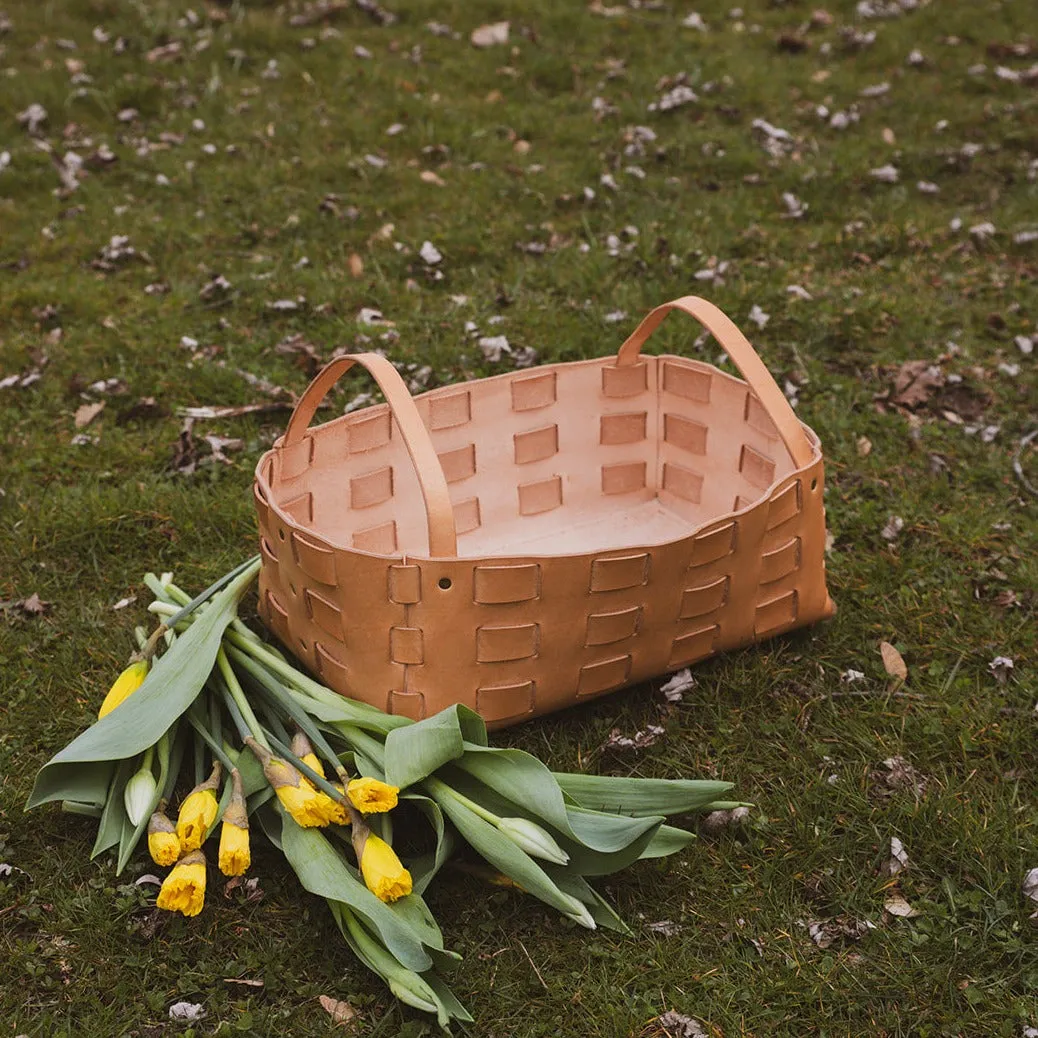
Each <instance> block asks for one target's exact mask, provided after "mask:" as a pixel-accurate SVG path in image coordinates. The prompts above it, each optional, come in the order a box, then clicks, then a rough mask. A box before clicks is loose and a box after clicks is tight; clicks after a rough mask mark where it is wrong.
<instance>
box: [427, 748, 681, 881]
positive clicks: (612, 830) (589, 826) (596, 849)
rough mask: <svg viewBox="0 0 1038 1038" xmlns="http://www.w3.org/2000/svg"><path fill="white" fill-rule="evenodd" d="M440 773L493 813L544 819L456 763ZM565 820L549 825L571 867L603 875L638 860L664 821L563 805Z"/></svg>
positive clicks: (452, 785) (583, 872) (464, 793)
mask: <svg viewBox="0 0 1038 1038" xmlns="http://www.w3.org/2000/svg"><path fill="white" fill-rule="evenodd" d="M439 777H440V778H441V779H442V781H444V782H446V783H447V784H448V785H450V786H451V787H452V788H454V789H456V790H457V791H458V792H459V793H461V794H463V795H464V796H466V797H468V798H469V799H470V800H474V801H476V803H478V804H479V805H480V806H482V807H484V808H486V809H487V810H488V811H490V812H492V813H493V814H496V815H499V816H501V817H506V816H509V815H513V816H518V817H520V818H528V819H530V820H531V821H536V822H540V821H543V819H541V818H540V816H539V815H537V814H536V812H535V811H534V810H532V809H530V808H528V807H527V804H526V803H525V802H523V803H517V802H515V801H512V800H508V799H506V798H505V797H503V796H501V794H500V793H498V792H497V791H496V790H494V789H490V788H489V787H487V786H485V785H483V784H482V783H481V782H479V781H477V780H476V779H475V778H473V777H472V776H471V775H468V774H466V773H465V772H462V771H460V770H458V769H457V768H456V767H448V768H446V769H445V770H444V772H443V773H442V774H441V776H439ZM565 820H566V828H565V829H560V828H558V827H557V826H550V829H551V832H552V835H553V836H555V838H556V839H557V840H558V843H559V845H560V846H561V847H562V849H563V850H564V851H565V852H566V853H567V854H568V855H569V857H570V868H571V869H572V870H573V871H574V872H575V873H577V874H581V875H587V876H606V875H609V874H610V873H613V872H618V871H619V870H620V869H623V868H626V867H627V866H628V865H630V864H631V863H632V862H634V861H637V860H638V858H639V857H640V856H641V854H642V852H643V851H644V849H645V848H646V846H648V844H649V843H650V842H651V841H652V838H653V834H654V833H655V831H656V829H657V828H658V827H659V826H660V824H661V823H662V822H663V816H662V815H657V816H655V817H646V818H628V817H627V816H626V815H615V814H606V813H604V812H598V811H588V810H586V809H584V808H581V807H577V806H575V805H566V807H565Z"/></svg>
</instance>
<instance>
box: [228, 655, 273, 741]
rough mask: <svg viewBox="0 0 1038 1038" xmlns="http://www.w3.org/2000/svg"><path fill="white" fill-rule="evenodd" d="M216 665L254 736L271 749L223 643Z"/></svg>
mask: <svg viewBox="0 0 1038 1038" xmlns="http://www.w3.org/2000/svg"><path fill="white" fill-rule="evenodd" d="M216 666H217V667H218V668H219V670H220V676H221V677H222V678H223V679H224V681H225V682H226V683H227V691H228V692H229V693H230V695H231V699H233V700H234V702H235V704H236V705H237V707H238V709H239V710H240V711H241V715H242V717H243V718H244V719H245V723H246V724H247V725H248V726H249V730H250V731H251V732H252V735H253V738H254V739H255V740H256V742H258V743H259V744H260V746H262V747H264V748H265V749H268V750H269V749H270V744H269V743H268V742H267V737H266V736H265V735H264V734H263V729H262V728H261V727H260V723H259V721H257V720H256V715H255V714H254V713H253V712H252V706H251V705H250V704H249V701H248V699H247V698H246V696H245V692H244V690H243V689H242V687H241V685H240V684H239V682H238V675H237V674H235V673H234V668H233V667H232V666H231V661H230V660H229V659H227V653H226V652H224V650H223V646H222V645H221V646H220V651H219V652H218V653H217V654H216Z"/></svg>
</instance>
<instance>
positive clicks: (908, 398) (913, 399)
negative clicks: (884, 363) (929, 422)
mask: <svg viewBox="0 0 1038 1038" xmlns="http://www.w3.org/2000/svg"><path fill="white" fill-rule="evenodd" d="M943 385H944V372H943V371H941V369H940V368H939V367H938V366H937V365H936V364H932V363H930V361H928V360H908V361H905V363H904V364H902V365H901V367H900V368H898V371H897V375H896V377H895V378H894V395H893V398H892V399H893V402H894V403H895V404H900V405H901V406H902V407H921V406H922V405H923V404H925V403H927V402H928V401H929V399H930V397H932V396H933V394H934V393H935V392H936V391H937V390H938V389H940V388H941V387H942V386H943Z"/></svg>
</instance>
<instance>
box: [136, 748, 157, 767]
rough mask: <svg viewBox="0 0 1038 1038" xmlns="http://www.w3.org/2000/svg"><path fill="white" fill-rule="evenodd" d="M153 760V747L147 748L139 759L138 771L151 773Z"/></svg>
mask: <svg viewBox="0 0 1038 1038" xmlns="http://www.w3.org/2000/svg"><path fill="white" fill-rule="evenodd" d="M154 760H155V747H154V746H149V747H148V748H147V749H146V750H145V751H144V756H142V757H141V766H140V769H139V770H140V771H151V765H152V763H153V761H154Z"/></svg>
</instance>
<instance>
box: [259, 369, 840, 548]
mask: <svg viewBox="0 0 1038 1038" xmlns="http://www.w3.org/2000/svg"><path fill="white" fill-rule="evenodd" d="M643 358H644V360H645V361H648V360H649V359H650V358H651V359H652V360H678V361H683V362H686V363H690V364H693V365H695V366H697V367H699V368H700V369H702V370H708V371H710V372H711V373H713V374H717V375H720V376H722V377H723V378H726V379H728V380H730V381H731V382H733V383H735V384H737V385H740V386H744V387H745V388H746V389H747V390H749V391H750V392H752V389H751V387H750V385H749V383H748V382H746V380H745V379H741V378H738V377H736V376H735V375H732V374H731V373H730V372H727V371H723V370H722V369H720V368H719V367H717V365H715V364H710V363H709V362H707V361H703V360H699V359H698V358H695V357H682V356H680V355H679V354H671V353H655V354H650V353H646V354H643ZM613 359H614V358H613V357H610V356H605V357H586V358H582V359H580V360H575V361H556V362H553V363H550V364H539V365H537V366H536V367H533V368H529V369H523V371H524V372H526V371H528V372H529V373H530V377H535V375H536V373H538V372H541V373H543V372H546V371H551V370H553V369H556V368H563V367H573V366H577V365H580V366H588V365H595V364H598V365H602V364H608V363H609V362H610V361H611V360H613ZM522 377H523V376H522V374H519V373H517V372H516V371H509V372H503V373H501V374H498V375H488V376H487V377H485V378H480V379H468V380H466V381H464V382H451V383H448V384H447V385H443V386H436V387H434V388H433V389H429V390H426V391H425V392H424V393H419V394H416V395H415V396H414V397H413V399H414V400H416V401H418V400H422V399H425V398H427V397H429V396H431V395H434V394H439V393H444V392H449V391H451V390H456V389H458V388H459V387H461V386H466V385H471V384H472V383H474V382H492V381H503V380H515V379H516V378H522ZM388 408H389V405H388V404H386V403H379V404H371V405H368V406H367V407H363V408H358V409H357V410H355V411H349V412H346V413H345V414H341V415H338V416H336V417H335V418H332V419H330V420H329V421H327V422H322V423H321V424H320V425H317V426H312V427H311V429H312V430H313V431H317V430H320V429H324V428H327V427H328V426H330V425H333V424H338V423H341V422H342V423H345V422H347V421H349V420H351V419H355V418H356V416H357V415H361V414H364V413H365V412H368V411H373V410H375V409H388ZM797 421H798V422H799V424H800V427H801V428H802V429H803V430H804V432H805V434H806V436H807V439H808V442H809V443H810V445H811V451H812V456H811V460H810V461H808V462H807V464H805V465H802V466H799V467H794V468H793V470H792V471H790V472H787V473H786V474H785V475H783V476H780V477H779V478H778V479H775V480H774V481H773V482H772V483H771V484H769V485H768V486H767V487H766V488H765V489H763V490H762V491H761V493H760V496H759V497H757V498H756V499H754V500H753V501H751V502H749V503H748V504H746V505H744V506H743V507H742V508H740V509H738V510H730V511H727V512H721V513H718V514H717V515H714V516H711V517H710V518H709V519H706V520H704V521H703V522H702V523H699V524H698V525H696V526H691V527H690V528H689V530H688V531H687V532H686V533H683V534H682V535H681V536H680V537H672V538H669V539H667V540H663V541H657V542H654V543H651V544H648V543H645V542H641V541H639V542H635V543H632V544H629V545H623V546H622V547H617V548H608V549H604V550H598V551H587V552H566V553H563V554H561V555H560V554H558V553H555V554H537V553H535V552H533V553H525V554H524V553H515V554H511V555H504V554H499V555H481V554H477V555H456V556H438V555H428V554H424V555H423V554H420V553H410V552H399V553H398V554H392V555H387V554H382V553H380V552H372V551H365V550H364V549H362V548H356V547H354V546H353V545H352V544H343V543H341V542H339V541H337V540H334V539H332V538H331V537H328V536H327V535H326V534H324V533H321V532H318V531H317V530H314V529H312V528H311V527H309V526H305V525H304V524H302V523H300V522H299V521H298V520H296V519H294V518H292V517H291V516H290V515H288V513H286V512H285V511H284V510H283V509H282V508H281V507H280V506H279V505H278V504H277V503H276V502H275V501H274V498H273V490H272V488H271V486H270V483H269V482H268V481H267V479H266V476H265V474H264V469H265V468H266V466H267V464H268V461H269V460H270V459H272V458H273V457H274V456H276V455H277V454H278V453H279V452H280V450H281V447H282V444H283V441H284V434H282V435H281V436H279V437H278V438H277V439H276V440H275V441H274V443H273V445H272V446H271V447H270V448H269V449H268V450H266V451H264V452H263V454H262V455H261V456H260V459H259V461H258V462H257V463H256V468H255V470H254V478H253V486H254V489H255V490H256V492H257V494H258V495H259V496H261V497H262V499H263V503H264V505H265V506H266V507H267V508H268V509H269V510H270V511H271V512H273V513H274V514H275V515H276V516H277V517H278V519H279V521H280V522H281V524H282V525H284V526H285V527H286V528H287V529H289V530H291V531H293V532H296V531H298V532H299V533H301V534H303V535H304V536H307V537H313V538H317V539H318V540H320V541H321V542H322V543H323V544H325V545H327V546H328V547H329V548H330V549H331V550H333V551H336V552H347V553H350V554H356V555H362V556H364V557H366V558H370V559H381V560H385V561H392V562H397V561H408V562H435V563H437V564H438V565H446V564H449V563H462V564H466V565H472V564H479V563H482V562H490V563H494V562H498V563H515V562H519V561H524V560H529V561H534V562H544V561H547V560H551V559H560V558H567V559H572V558H588V559H594V558H604V557H610V556H623V555H628V554H631V553H632V552H638V551H642V550H648V549H657V550H658V549H660V548H663V547H667V546H669V545H673V544H680V543H681V542H682V541H685V540H688V539H690V538H694V537H698V536H700V535H702V534H703V533H705V532H708V531H710V529H711V528H712V527H715V526H720V525H722V524H723V523H726V522H730V521H731V520H732V519H735V518H738V517H739V516H743V515H746V514H748V513H749V512H752V511H753V509H755V508H758V507H760V505H761V503H762V502H765V501H768V500H770V499H771V498H772V497H774V496H775V495H776V494H777V493H778V492H779V491H780V490H783V489H785V487H786V486H790V485H792V484H793V483H794V482H796V481H797V480H799V479H801V478H802V477H803V476H804V475H805V474H806V473H808V472H810V471H811V470H812V469H814V468H817V467H818V466H819V465H821V464H822V462H823V454H822V442H821V438H820V437H819V436H818V434H817V433H816V432H815V431H814V429H812V428H811V427H810V426H809V425H808V424H807V423H806V422H804V421H802V420H801V419H800V418H799V416H798V417H797Z"/></svg>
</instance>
